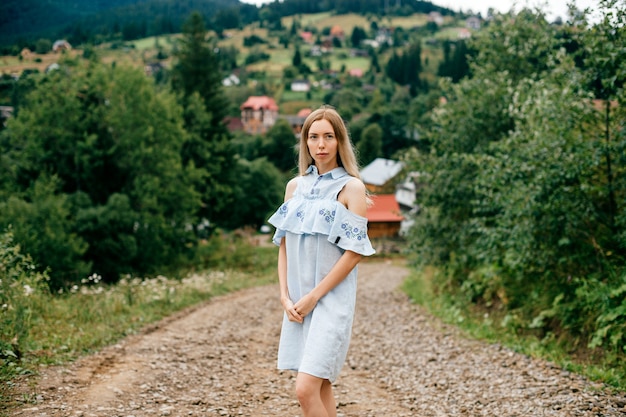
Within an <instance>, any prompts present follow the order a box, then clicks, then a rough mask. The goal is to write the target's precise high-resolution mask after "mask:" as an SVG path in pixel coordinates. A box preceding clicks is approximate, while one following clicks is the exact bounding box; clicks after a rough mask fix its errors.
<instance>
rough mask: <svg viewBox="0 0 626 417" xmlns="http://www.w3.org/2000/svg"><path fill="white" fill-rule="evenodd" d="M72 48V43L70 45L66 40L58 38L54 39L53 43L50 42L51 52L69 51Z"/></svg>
mask: <svg viewBox="0 0 626 417" xmlns="http://www.w3.org/2000/svg"><path fill="white" fill-rule="evenodd" d="M71 50H72V45H70V43H69V42H68V41H66V40H63V39H61V40H58V41H55V42H54V44H52V51H53V52H63V51H71Z"/></svg>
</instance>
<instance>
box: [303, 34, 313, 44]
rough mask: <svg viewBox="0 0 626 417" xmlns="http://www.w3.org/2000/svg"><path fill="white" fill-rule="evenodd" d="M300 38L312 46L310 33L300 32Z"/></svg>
mask: <svg viewBox="0 0 626 417" xmlns="http://www.w3.org/2000/svg"><path fill="white" fill-rule="evenodd" d="M300 37H301V38H302V40H303V41H304V42H305V43H308V44H312V43H314V42H315V39H314V38H313V33H312V32H300Z"/></svg>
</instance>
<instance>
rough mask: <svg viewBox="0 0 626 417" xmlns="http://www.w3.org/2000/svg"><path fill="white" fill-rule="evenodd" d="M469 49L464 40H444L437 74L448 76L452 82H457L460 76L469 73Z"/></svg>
mask: <svg viewBox="0 0 626 417" xmlns="http://www.w3.org/2000/svg"><path fill="white" fill-rule="evenodd" d="M470 53H471V52H470V50H469V49H468V48H467V43H466V42H465V41H462V40H461V41H456V42H451V41H448V40H446V41H444V42H443V61H442V62H441V63H440V64H439V69H438V70H437V75H439V76H440V77H450V78H451V79H452V82H458V81H459V80H460V79H461V78H463V77H465V76H466V75H468V74H469V59H468V55H470Z"/></svg>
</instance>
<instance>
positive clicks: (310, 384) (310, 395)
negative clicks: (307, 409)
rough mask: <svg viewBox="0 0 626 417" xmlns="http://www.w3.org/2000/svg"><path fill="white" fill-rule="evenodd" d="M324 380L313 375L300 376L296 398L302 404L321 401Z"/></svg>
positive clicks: (297, 381) (297, 380)
mask: <svg viewBox="0 0 626 417" xmlns="http://www.w3.org/2000/svg"><path fill="white" fill-rule="evenodd" d="M322 382H323V380H322V379H320V378H317V377H314V376H311V375H305V374H299V375H298V377H297V378H296V397H297V398H298V401H299V402H300V404H302V405H305V404H309V403H310V402H311V401H315V400H316V399H318V400H319V399H320V393H321V388H322Z"/></svg>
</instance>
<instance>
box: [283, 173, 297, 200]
mask: <svg viewBox="0 0 626 417" xmlns="http://www.w3.org/2000/svg"><path fill="white" fill-rule="evenodd" d="M297 187H298V177H294V178H292V179H290V180H289V182H288V183H287V186H286V187H285V201H287V200H289V199H290V198H291V197H293V193H294V192H295V191H296V188H297Z"/></svg>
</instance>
